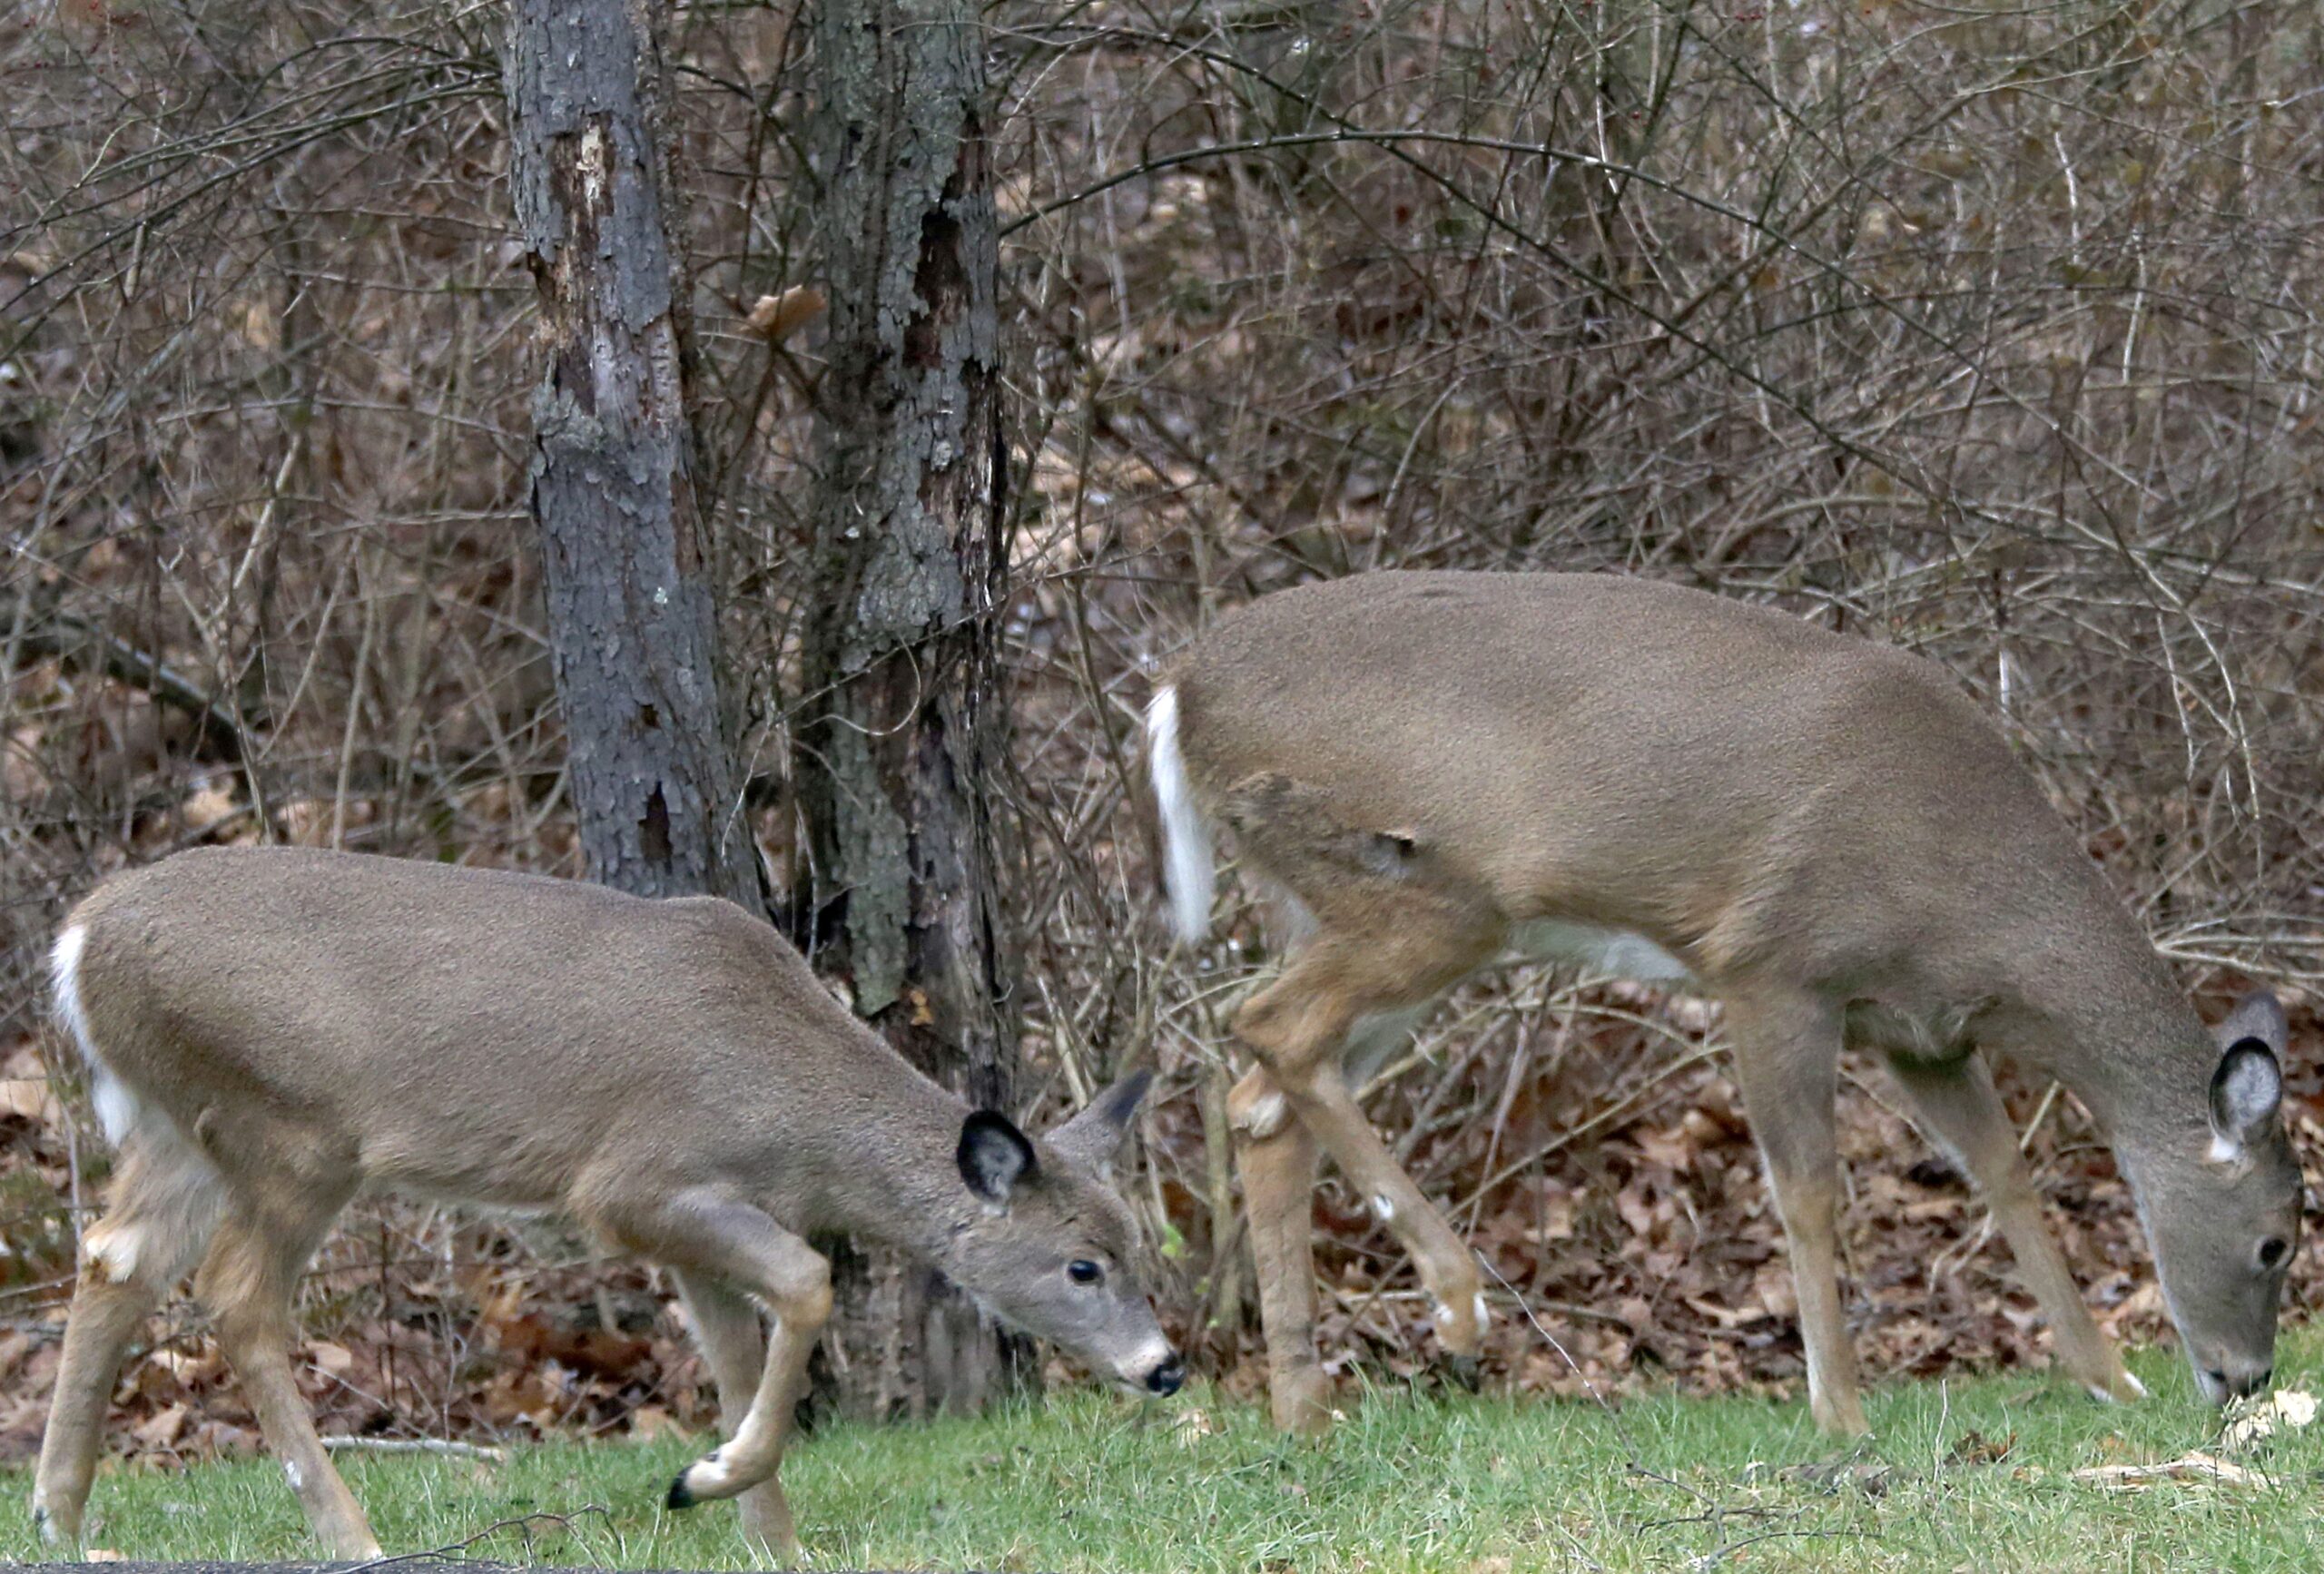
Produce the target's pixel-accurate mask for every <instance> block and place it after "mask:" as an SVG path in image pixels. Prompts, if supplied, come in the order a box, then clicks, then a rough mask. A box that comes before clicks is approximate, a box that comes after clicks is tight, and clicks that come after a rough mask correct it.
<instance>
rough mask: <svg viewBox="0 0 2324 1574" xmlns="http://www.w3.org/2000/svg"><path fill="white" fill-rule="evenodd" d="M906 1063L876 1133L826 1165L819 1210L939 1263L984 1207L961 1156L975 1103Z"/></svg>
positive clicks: (887, 1095)
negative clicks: (967, 1181)
mask: <svg viewBox="0 0 2324 1574" xmlns="http://www.w3.org/2000/svg"><path fill="white" fill-rule="evenodd" d="M900 1068H901V1069H902V1070H904V1072H905V1076H904V1077H900V1078H898V1079H897V1081H898V1084H899V1085H898V1086H894V1087H889V1088H886V1089H883V1090H882V1092H881V1097H880V1098H879V1103H880V1105H881V1108H880V1112H879V1119H878V1121H877V1124H876V1127H875V1132H876V1135H874V1136H871V1137H868V1138H865V1139H863V1140H862V1141H858V1142H853V1143H851V1144H849V1145H847V1146H845V1147H844V1148H843V1149H841V1150H838V1151H834V1152H833V1153H832V1155H831V1156H830V1161H829V1162H828V1163H827V1164H826V1165H825V1166H823V1173H822V1176H820V1177H819V1178H820V1182H821V1185H820V1188H819V1189H820V1190H821V1193H822V1195H821V1196H820V1198H819V1199H818V1201H819V1204H820V1205H819V1206H818V1207H817V1208H816V1210H815V1212H816V1213H817V1214H818V1215H820V1217H819V1219H818V1222H819V1223H820V1224H822V1225H825V1226H827V1227H829V1228H832V1229H837V1230H844V1231H845V1232H847V1233H848V1234H849V1235H857V1236H864V1237H869V1238H871V1239H872V1240H876V1241H879V1242H881V1243H882V1244H887V1245H890V1246H893V1247H895V1248H897V1249H898V1250H900V1251H902V1252H904V1253H907V1254H910V1255H911V1256H914V1257H918V1258H921V1259H922V1260H924V1261H927V1262H930V1263H933V1264H937V1265H938V1266H942V1265H943V1264H944V1262H945V1259H946V1256H947V1254H948V1250H949V1248H950V1244H951V1243H952V1241H953V1239H954V1237H955V1235H957V1233H958V1231H959V1228H960V1225H963V1224H964V1223H966V1222H968V1221H969V1220H970V1218H971V1217H972V1216H973V1215H975V1214H976V1213H977V1211H978V1206H979V1205H978V1204H977V1201H976V1199H975V1198H974V1197H973V1196H971V1195H970V1193H969V1190H968V1187H967V1186H966V1185H964V1184H963V1183H962V1182H961V1179H960V1162H959V1158H958V1154H959V1150H960V1126H961V1123H962V1122H963V1121H965V1120H966V1119H967V1118H968V1116H969V1106H968V1105H967V1104H966V1103H965V1102H964V1101H962V1100H961V1099H960V1098H959V1097H956V1096H955V1095H953V1094H951V1093H950V1092H947V1091H946V1090H945V1089H944V1088H942V1087H939V1086H938V1085H937V1084H936V1083H934V1082H932V1081H931V1080H930V1079H928V1078H927V1077H922V1076H921V1075H920V1073H919V1072H918V1071H917V1070H914V1069H912V1068H911V1067H901V1061H900ZM842 1124H843V1123H842Z"/></svg>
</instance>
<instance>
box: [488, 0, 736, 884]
mask: <svg viewBox="0 0 2324 1574" xmlns="http://www.w3.org/2000/svg"><path fill="white" fill-rule="evenodd" d="M661 15H662V10H661V8H660V7H659V6H656V5H651V4H649V3H646V0H515V4H514V5H513V6H512V7H511V12H510V17H509V28H508V35H507V45H506V50H505V59H504V63H503V64H504V67H505V70H504V80H505V82H506V84H507V96H508V107H509V149H510V152H509V183H510V185H511V187H512V188H513V191H514V193H515V199H516V210H517V223H518V226H519V228H520V229H521V231H522V232H523V236H524V245H525V260H526V263H527V266H528V267H529V268H530V269H531V270H532V274H533V280H534V282H535V283H536V285H537V286H538V289H539V292H540V312H541V317H540V339H541V343H542V349H543V351H544V356H543V359H544V361H545V370H544V373H543V376H542V379H541V385H540V388H539V389H538V390H537V392H536V393H535V395H534V397H533V461H532V512H533V517H534V519H535V520H536V521H537V523H538V525H539V526H540V531H541V543H542V551H543V556H544V559H545V568H546V580H547V610H548V632H549V647H550V655H551V659H552V663H553V665H554V667H555V671H556V691H557V698H558V701H559V703H560V705H561V706H562V708H563V711H564V717H565V727H566V738H567V747H568V759H569V770H570V773H571V779H572V792H573V802H574V808H575V812H576V818H577V820H578V821H579V823H580V831H581V847H582V851H583V854H584V856H585V858H586V861H587V864H588V869H589V873H590V876H591V878H593V879H596V880H602V881H604V882H605V883H606V884H608V885H612V886H616V887H619V888H620V889H622V890H628V891H635V892H636V893H638V894H640V895H645V896H675V895H679V894H683V893H687V892H695V891H710V892H714V893H715V894H717V895H721V896H726V897H731V898H734V900H739V901H742V902H743V904H744V905H745V906H749V907H752V908H753V910H762V909H763V900H762V897H761V886H760V878H759V869H758V861H757V857H756V854H755V851H754V850H753V847H752V844H751V841H750V836H749V832H748V829H747V827H746V825H745V824H744V822H743V820H742V819H741V817H740V815H739V814H738V813H737V812H736V802H737V797H736V792H735V772H734V753H733V751H732V749H731V748H730V747H729V746H728V741H727V738H726V733H725V727H724V713H723V711H722V709H721V706H720V703H719V695H718V685H719V657H718V621H717V606H716V596H717V589H718V587H717V585H716V584H715V582H714V581H715V575H714V572H713V565H714V561H715V559H714V555H713V554H711V553H710V552H709V551H707V550H706V549H705V546H706V543H705V536H704V533H705V530H706V527H707V526H706V522H705V521H704V519H703V518H702V517H701V516H700V511H699V509H698V508H697V507H696V505H695V499H694V434H693V428H692V424H691V420H690V405H689V400H688V394H689V391H690V388H689V385H690V381H691V371H692V355H691V332H692V326H693V325H692V322H691V320H690V319H689V315H688V312H687V310H686V288H685V274H684V256H683V251H682V250H681V246H680V243H679V241H678V240H677V238H676V236H677V218H678V215H677V214H676V213H675V212H672V211H671V210H672V205H673V192H674V190H675V186H674V182H673V181H672V179H671V156H670V142H669V133H668V131H667V116H668V107H669V89H668V84H667V81H666V72H667V66H666V63H665V59H664V55H663V51H662V39H661V34H660V17H661Z"/></svg>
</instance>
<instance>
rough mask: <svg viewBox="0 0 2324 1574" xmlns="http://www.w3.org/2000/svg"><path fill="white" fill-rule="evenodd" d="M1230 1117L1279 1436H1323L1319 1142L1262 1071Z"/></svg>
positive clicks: (1238, 1089) (1325, 1383)
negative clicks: (1318, 1350) (1318, 1332)
mask: <svg viewBox="0 0 2324 1574" xmlns="http://www.w3.org/2000/svg"><path fill="white" fill-rule="evenodd" d="M1226 1114H1227V1120H1228V1122H1229V1123H1230V1124H1231V1125H1232V1126H1233V1127H1234V1130H1235V1137H1236V1142H1235V1167H1236V1170H1237V1171H1238V1172H1239V1173H1240V1174H1241V1176H1242V1177H1243V1206H1244V1208H1245V1210H1246V1213H1247V1214H1248V1215H1249V1218H1250V1221H1251V1257H1252V1260H1253V1261H1254V1262H1255V1263H1256V1264H1257V1266H1258V1275H1259V1332H1260V1334H1261V1336H1262V1337H1263V1338H1265V1341H1266V1347H1267V1398H1268V1401H1269V1406H1270V1408H1271V1410H1272V1411H1273V1412H1274V1415H1275V1425H1276V1426H1277V1427H1278V1428H1280V1429H1281V1430H1283V1431H1297V1432H1311V1433H1312V1432H1320V1431H1323V1430H1324V1428H1325V1427H1327V1426H1329V1425H1330V1424H1331V1417H1332V1382H1331V1379H1330V1378H1329V1377H1328V1376H1326V1375H1325V1374H1324V1366H1323V1362H1321V1361H1319V1360H1318V1359H1317V1358H1316V1354H1315V1137H1314V1136H1312V1135H1310V1133H1309V1132H1308V1130H1307V1127H1306V1126H1305V1124H1304V1123H1302V1122H1301V1121H1300V1120H1299V1119H1298V1118H1297V1117H1295V1116H1294V1115H1293V1114H1292V1113H1291V1106H1290V1104H1289V1102H1288V1101H1287V1100H1286V1099H1285V1097H1284V1094H1283V1090H1282V1089H1281V1088H1279V1087H1276V1086H1275V1082H1274V1079H1273V1078H1271V1077H1268V1075H1267V1074H1266V1072H1265V1070H1264V1069H1262V1070H1255V1071H1253V1072H1252V1073H1251V1074H1250V1075H1249V1076H1247V1077H1244V1078H1243V1079H1242V1080H1241V1081H1240V1082H1237V1083H1236V1085H1235V1090H1234V1091H1233V1092H1232V1093H1230V1094H1228V1095H1227V1097H1226Z"/></svg>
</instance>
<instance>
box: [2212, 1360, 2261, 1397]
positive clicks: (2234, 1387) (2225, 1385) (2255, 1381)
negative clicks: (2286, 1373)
mask: <svg viewBox="0 0 2324 1574" xmlns="http://www.w3.org/2000/svg"><path fill="white" fill-rule="evenodd" d="M2205 1375H2206V1376H2208V1377H2209V1378H2210V1379H2211V1381H2212V1382H2215V1383H2217V1384H2219V1386H2220V1387H2221V1389H2222V1390H2223V1391H2225V1392H2226V1393H2227V1395H2228V1397H2230V1399H2244V1398H2248V1397H2249V1396H2250V1395H2252V1394H2255V1393H2258V1392H2260V1391H2261V1390H2262V1389H2264V1388H2266V1387H2267V1386H2268V1383H2269V1382H2270V1380H2272V1379H2273V1378H2274V1377H2275V1375H2276V1369H2275V1368H2274V1367H2272V1366H2248V1365H2241V1364H2234V1363H2230V1365H2228V1366H2225V1367H2219V1368H2214V1369H2212V1370H2211V1372H2207V1373H2205Z"/></svg>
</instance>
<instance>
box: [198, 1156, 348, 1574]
mask: <svg viewBox="0 0 2324 1574" xmlns="http://www.w3.org/2000/svg"><path fill="white" fill-rule="evenodd" d="M353 1189H354V1187H353V1185H352V1177H351V1175H350V1178H349V1180H348V1181H347V1182H345V1183H342V1184H340V1185H336V1186H331V1185H317V1184H314V1183H313V1182H312V1181H310V1179H306V1178H300V1179H292V1178H289V1177H286V1176H277V1177H275V1178H274V1179H272V1180H271V1182H270V1183H268V1184H267V1185H265V1186H264V1188H263V1190H262V1191H261V1190H260V1189H258V1188H255V1187H253V1188H250V1189H248V1190H243V1191H240V1192H238V1194H237V1195H236V1196H235V1198H234V1203H233V1205H232V1207H231V1209H230V1211H229V1212H228V1214H227V1215H226V1218H225V1220H224V1222H223V1223H222V1224H221V1225H219V1227H218V1234H217V1236H216V1238H215V1239H213V1240H212V1242H211V1244H210V1254H209V1255H208V1256H206V1257H204V1258H203V1259H202V1268H201V1271H200V1272H198V1273H197V1274H195V1275H194V1281H193V1293H194V1294H195V1296H196V1297H197V1298H199V1299H200V1300H201V1301H202V1303H203V1304H204V1305H206V1306H208V1307H209V1308H210V1311H211V1314H212V1316H213V1317H214V1318H215V1319H216V1320H217V1328H218V1344H219V1348H220V1349H221V1350H222V1351H223V1352H224V1353H225V1356H226V1361H227V1362H228V1364H229V1365H231V1366H232V1368H233V1369H234V1375H235V1376H236V1378H238V1379H239V1380H240V1381H241V1385H242V1390H243V1392H244V1393H245V1394H246V1395H247V1396H248V1398H249V1400H250V1403H251V1410H252V1411H253V1412H255V1413H256V1414H257V1416H258V1427H259V1431H260V1433H261V1435H262V1436H263V1437H264V1438H265V1439H266V1446H267V1448H268V1449H269V1450H270V1451H271V1452H272V1453H273V1455H274V1457H275V1458H276V1459H278V1460H280V1461H281V1462H282V1473H283V1475H284V1477H285V1478H287V1479H288V1480H289V1481H290V1482H291V1490H292V1491H293V1492H295V1493H297V1494H298V1497H299V1506H300V1508H301V1509H303V1510H306V1514H307V1523H308V1525H309V1526H310V1528H311V1529H312V1530H313V1531H314V1535H315V1539H316V1540H318V1541H320V1542H321V1543H322V1544H323V1545H324V1546H325V1547H326V1548H328V1549H330V1552H331V1554H332V1556H334V1557H338V1558H346V1559H371V1558H377V1557H378V1556H379V1540H378V1539H377V1538H376V1537H374V1536H373V1535H372V1534H371V1522H370V1520H368V1519H366V1518H365V1517H364V1514H363V1510H362V1507H361V1505H359V1504H358V1503H357V1502H356V1500H355V1494H354V1493H352V1492H350V1491H349V1490H347V1483H346V1482H345V1481H341V1480H340V1475H339V1471H338V1469H337V1468H336V1467H335V1466H333V1465H332V1463H331V1462H330V1454H329V1453H327V1452H326V1451H324V1449H323V1442H322V1439H321V1437H320V1436H319V1435H318V1434H317V1433H316V1431H315V1418H314V1417H313V1415H312V1414H310V1412H309V1411H308V1409H307V1401H306V1398H305V1396H304V1395H302V1394H301V1393H300V1392H299V1380H298V1377H297V1375H296V1373H295V1372H293V1371H292V1369H291V1343H292V1341H293V1340H294V1339H295V1338H296V1337H297V1334H298V1318H297V1314H296V1313H295V1311H294V1310H293V1308H292V1298H293V1296H294V1295H295V1294H296V1293H297V1291H298V1285H299V1274H300V1270H301V1269H303V1268H304V1267H305V1266H306V1263H307V1259H308V1257H309V1256H310V1255H311V1254H313V1252H314V1249H315V1247H316V1246H317V1245H318V1244H320V1242H321V1240H322V1237H323V1234H324V1232H325V1231H327V1230H328V1229H330V1222H331V1219H332V1218H333V1217H334V1216H335V1215H337V1214H338V1212H339V1210H340V1207H341V1206H343V1205H345V1203H346V1201H347V1198H348V1196H349V1195H350V1194H351V1193H352V1192H353Z"/></svg>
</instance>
